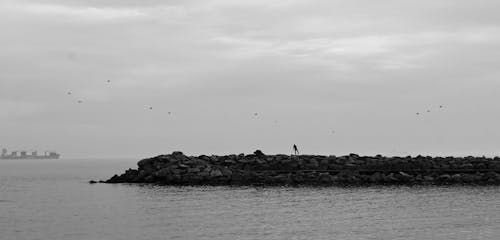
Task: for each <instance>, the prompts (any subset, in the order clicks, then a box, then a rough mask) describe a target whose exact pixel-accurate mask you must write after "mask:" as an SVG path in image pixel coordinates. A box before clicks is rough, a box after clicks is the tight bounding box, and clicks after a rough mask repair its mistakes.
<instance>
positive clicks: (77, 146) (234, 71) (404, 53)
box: [0, 0, 500, 157]
mask: <svg viewBox="0 0 500 240" xmlns="http://www.w3.org/2000/svg"><path fill="white" fill-rule="evenodd" d="M499 5H500V3H497V1H493V0H490V1H487V0H481V1H474V2H471V1H465V0H460V1H456V0H454V1H452V0H450V1H439V2H436V1H430V0H429V1H401V0H397V1H396V0H386V1H376V2H375V1H361V0H359V1H326V0H325V1H302V0H294V1H286V2H284V1H276V2H269V1H263V0H262V1H261V0H259V1H230V0H211V1H196V0H192V1H141V2H140V3H139V2H137V1H59V0H44V1H3V2H2V3H0V28H1V29H2V32H1V33H0V109H2V111H1V113H0V117H1V118H0V132H1V133H2V136H3V141H1V142H0V144H1V145H3V146H7V147H10V148H51V149H58V150H60V151H61V152H62V153H63V154H65V155H66V156H72V157H82V156H133V157H136V156H145V155H152V154H156V153H161V152H168V151H172V150H183V151H185V152H186V153H190V154H197V153H227V152H249V151H252V150H254V149H255V148H262V150H264V152H287V151H288V150H289V148H290V145H292V144H293V143H297V144H298V145H299V146H300V147H301V148H303V149H304V151H305V152H309V153H334V154H341V153H348V152H360V153H366V154H375V153H387V154H390V153H414V154H418V153H424V154H425V153H428V154H467V153H470V154H494V153H497V152H496V151H497V150H496V148H495V146H496V145H495V144H496V142H498V140H500V131H498V130H496V129H497V128H496V122H497V120H498V118H499V117H500V112H499V111H497V110H496V106H495V103H496V102H498V97H497V96H496V95H497V94H496V91H495V89H498V87H499V84H500V83H499V82H498V80H497V79H498V76H499V75H500V73H499V70H498V69H499V68H498V60H497V59H499V56H498V55H499V53H500V51H499V48H500V44H499V43H500V41H499V40H500V26H499V24H498V23H499V22H500V19H499V18H500V17H499V16H498V14H497V13H496V11H495V10H496V9H498V8H499V7H500V6H499ZM108 79H110V80H111V81H112V83H111V84H107V83H106V81H107V80H108ZM68 91H71V92H72V94H71V95H68V94H67V92H68ZM78 100H82V101H83V103H82V104H78V103H77V101H78ZM439 105H445V106H446V108H445V109H444V110H441V111H439V109H436V107H437V106H439ZM149 106H152V107H153V108H154V110H153V111H149V110H148V108H149ZM427 109H431V110H432V111H431V113H429V114H424V116H423V117H420V118H416V116H415V112H417V111H422V112H423V111H426V110H427ZM168 112H171V114H168ZM254 112H258V113H259V115H258V117H255V116H253V113H254ZM332 130H335V134H332Z"/></svg>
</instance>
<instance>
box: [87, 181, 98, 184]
mask: <svg viewBox="0 0 500 240" xmlns="http://www.w3.org/2000/svg"><path fill="white" fill-rule="evenodd" d="M89 183H90V184H96V183H97V182H96V181H94V180H90V181H89Z"/></svg>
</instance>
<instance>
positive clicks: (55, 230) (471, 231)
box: [0, 160, 500, 240]
mask: <svg viewBox="0 0 500 240" xmlns="http://www.w3.org/2000/svg"><path fill="white" fill-rule="evenodd" d="M135 162H136V160H122V161H118V160H106V161H104V160H101V161H98V160H36V161H35V160H26V161H0V239H2V240H3V239H5V240H10V239H22V240H24V239H28V240H29V239H78V240H81V239H92V240H101V239H126V240H131V239H139V240H140V239H498V236H500V191H499V190H500V188H499V187H474V188H472V187H416V188H408V187H373V188H333V187H332V188H280V187H272V188H254V187H238V188H230V187H160V186H147V185H146V186H139V185H107V184H95V185H90V184H88V183H87V181H88V180H90V179H105V178H107V177H109V176H111V175H113V174H115V173H121V172H123V170H125V169H126V168H129V167H135Z"/></svg>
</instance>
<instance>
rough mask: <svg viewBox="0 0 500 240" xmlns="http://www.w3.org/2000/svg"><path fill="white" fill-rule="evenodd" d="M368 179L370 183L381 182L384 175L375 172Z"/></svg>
mask: <svg viewBox="0 0 500 240" xmlns="http://www.w3.org/2000/svg"><path fill="white" fill-rule="evenodd" d="M369 181H370V182H371V183H381V182H384V175H383V174H381V173H380V172H376V173H374V174H373V175H371V176H370V178H369Z"/></svg>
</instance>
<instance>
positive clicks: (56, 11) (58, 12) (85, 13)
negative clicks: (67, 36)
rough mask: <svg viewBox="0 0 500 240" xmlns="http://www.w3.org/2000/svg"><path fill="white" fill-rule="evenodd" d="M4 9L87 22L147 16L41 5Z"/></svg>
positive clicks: (128, 11)
mask: <svg viewBox="0 0 500 240" xmlns="http://www.w3.org/2000/svg"><path fill="white" fill-rule="evenodd" d="M3 8H4V11H5V10H8V11H14V12H21V13H26V14H35V15H42V16H49V17H70V18H75V19H80V20H87V21H109V20H124V19H136V18H140V17H144V16H145V14H144V13H143V12H141V11H139V10H137V9H132V8H130V9H127V8H106V7H83V6H68V5H58V4H40V3H24V4H23V3H21V4H4V6H3Z"/></svg>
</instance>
